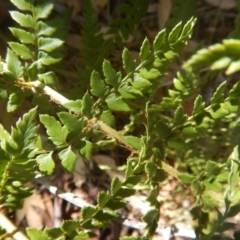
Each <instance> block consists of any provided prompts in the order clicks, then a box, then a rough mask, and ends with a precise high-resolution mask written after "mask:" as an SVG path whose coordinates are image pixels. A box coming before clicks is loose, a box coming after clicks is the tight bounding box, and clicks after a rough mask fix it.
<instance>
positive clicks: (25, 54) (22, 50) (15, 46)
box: [8, 42, 34, 60]
mask: <svg viewBox="0 0 240 240" xmlns="http://www.w3.org/2000/svg"><path fill="white" fill-rule="evenodd" d="M8 44H9V46H10V47H11V48H12V50H13V51H14V52H15V53H16V54H17V55H19V56H20V57H21V58H23V59H26V60H28V59H32V58H33V57H34V56H33V52H32V50H31V49H29V48H28V47H26V46H25V45H23V44H21V43H15V42H9V43H8Z"/></svg>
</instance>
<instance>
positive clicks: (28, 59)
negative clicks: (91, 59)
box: [0, 0, 70, 111]
mask: <svg viewBox="0 0 240 240" xmlns="http://www.w3.org/2000/svg"><path fill="white" fill-rule="evenodd" d="M11 2H12V3H13V4H14V5H15V6H16V7H17V8H19V9H20V10H22V11H23V13H21V12H19V11H11V12H10V14H11V17H12V18H13V19H14V20H15V21H16V22H17V23H18V24H19V25H20V26H21V27H19V28H10V30H11V32H12V34H13V35H14V36H15V37H16V38H17V40H18V42H9V43H8V44H9V46H10V49H8V51H7V56H6V64H5V66H4V67H3V68H2V69H1V71H0V74H1V77H2V79H3V82H4V83H5V85H4V84H3V89H4V88H6V90H7V93H8V94H9V99H8V104H7V110H8V111H14V110H16V108H17V107H18V106H19V105H20V104H21V103H22V102H23V101H24V99H25V97H26V96H28V95H29V90H26V89H21V88H18V86H19V84H18V82H19V81H20V82H21V81H23V79H24V81H26V82H30V81H34V80H36V79H39V80H40V81H42V82H44V83H45V84H48V85H54V86H57V85H56V84H57V82H58V80H57V78H56V76H55V74H54V73H53V72H46V67H47V66H50V65H54V64H55V63H57V62H59V61H61V59H62V54H61V47H62V45H63V40H62V39H63V37H64V36H65V35H66V25H67V24H66V23H67V21H68V20H69V15H70V11H67V12H66V13H64V14H63V15H62V18H61V19H53V20H50V21H49V20H46V19H47V18H48V17H49V15H50V13H51V11H52V9H53V3H52V1H51V0H46V1H44V2H41V3H39V2H38V1H35V0H29V1H28V0H21V1H18V0H11ZM61 23H62V24H61ZM59 25H60V27H59ZM19 59H21V60H19ZM24 62H25V63H24ZM22 65H24V67H23V66H22ZM8 81H12V82H14V83H13V84H14V85H15V86H14V87H12V88H9V87H7V84H8V83H7V82H8ZM33 102H36V99H35V98H34V100H33Z"/></svg>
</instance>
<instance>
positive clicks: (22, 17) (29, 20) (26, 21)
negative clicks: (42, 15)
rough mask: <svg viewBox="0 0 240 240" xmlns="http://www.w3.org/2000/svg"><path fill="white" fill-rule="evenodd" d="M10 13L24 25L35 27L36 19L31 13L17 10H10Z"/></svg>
mask: <svg viewBox="0 0 240 240" xmlns="http://www.w3.org/2000/svg"><path fill="white" fill-rule="evenodd" d="M10 15H11V17H12V19H13V20H15V21H16V22H17V23H19V24H20V25H21V26H22V27H26V28H32V29H33V28H34V20H33V17H32V16H31V15H29V14H23V13H19V12H17V11H10Z"/></svg>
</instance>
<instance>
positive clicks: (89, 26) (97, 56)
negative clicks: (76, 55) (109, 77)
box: [79, 1, 113, 92]
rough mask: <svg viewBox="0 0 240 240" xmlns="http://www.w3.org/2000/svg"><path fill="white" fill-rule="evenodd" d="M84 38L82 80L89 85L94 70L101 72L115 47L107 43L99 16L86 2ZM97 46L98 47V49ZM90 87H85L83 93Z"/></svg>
mask: <svg viewBox="0 0 240 240" xmlns="http://www.w3.org/2000/svg"><path fill="white" fill-rule="evenodd" d="M81 34H82V38H81V43H82V45H83V49H82V56H81V58H80V60H81V62H82V63H83V64H84V68H82V69H80V70H79V74H80V79H82V78H83V79H85V80H86V81H82V82H81V86H82V83H83V82H85V83H88V81H89V77H90V75H91V73H92V71H93V70H96V71H98V72H101V66H102V61H103V59H104V58H105V57H107V56H108V54H109V52H110V50H111V49H112V47H113V44H112V41H105V40H104V39H103V33H101V25H100V24H99V23H98V15H97V13H96V11H95V9H94V8H93V6H92V4H91V1H84V4H83V21H82V30H81ZM96 46H97V47H96ZM87 87H88V86H85V87H83V92H85V89H87Z"/></svg>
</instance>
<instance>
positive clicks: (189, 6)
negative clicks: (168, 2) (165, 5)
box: [166, 0, 197, 28]
mask: <svg viewBox="0 0 240 240" xmlns="http://www.w3.org/2000/svg"><path fill="white" fill-rule="evenodd" d="M196 12H197V1H196V0H187V1H184V2H183V1H181V0H176V1H175V2H174V6H173V7H172V9H171V12H170V18H169V20H168V21H167V22H166V27H167V28H169V27H170V28H173V27H174V26H175V25H176V24H177V23H179V22H181V21H182V22H183V24H185V23H186V22H187V21H188V20H189V19H190V18H191V17H193V16H196Z"/></svg>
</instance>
